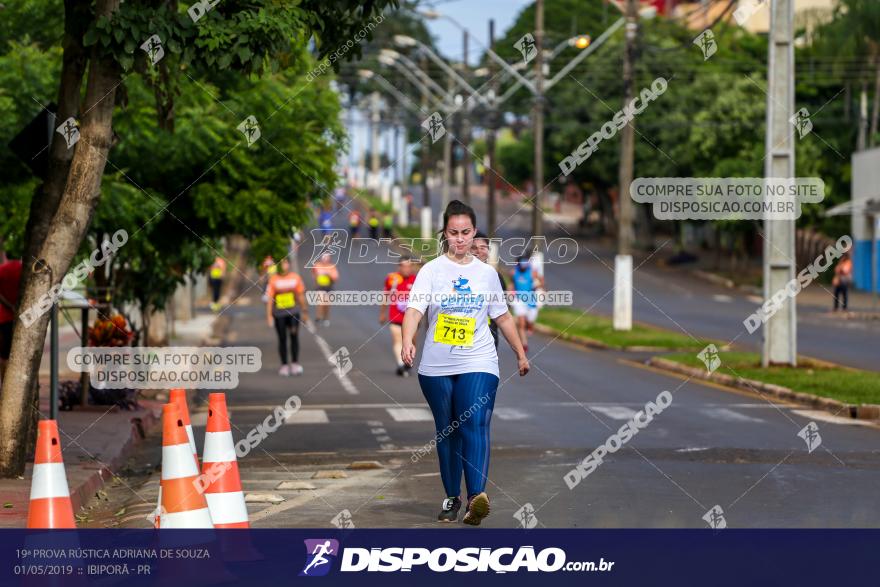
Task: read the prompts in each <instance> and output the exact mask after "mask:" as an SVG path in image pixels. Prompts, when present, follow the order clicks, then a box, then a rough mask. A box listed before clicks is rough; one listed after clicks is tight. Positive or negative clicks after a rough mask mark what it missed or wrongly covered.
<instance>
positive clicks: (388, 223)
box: [382, 212, 394, 238]
mask: <svg viewBox="0 0 880 587" xmlns="http://www.w3.org/2000/svg"><path fill="white" fill-rule="evenodd" d="M392 228H394V214H393V213H391V212H388V213H387V214H385V216H384V217H383V218H382V236H383V237H384V238H391V229H392Z"/></svg>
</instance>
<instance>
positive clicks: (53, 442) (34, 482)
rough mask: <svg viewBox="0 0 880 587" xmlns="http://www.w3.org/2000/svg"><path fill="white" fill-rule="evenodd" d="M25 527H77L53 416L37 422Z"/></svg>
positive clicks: (56, 426)
mask: <svg viewBox="0 0 880 587" xmlns="http://www.w3.org/2000/svg"><path fill="white" fill-rule="evenodd" d="M27 527H28V528H76V522H75V521H74V519H73V505H72V504H71V503H70V489H69V488H68V486H67V475H66V474H65V472H64V460H63V459H62V458H61V441H60V440H59V439H58V423H57V422H56V421H55V420H40V421H39V424H38V428H37V449H36V453H35V454H34V469H33V478H32V479H31V500H30V506H29V507H28V517H27Z"/></svg>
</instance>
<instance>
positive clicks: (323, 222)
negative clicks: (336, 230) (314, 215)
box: [318, 207, 333, 235]
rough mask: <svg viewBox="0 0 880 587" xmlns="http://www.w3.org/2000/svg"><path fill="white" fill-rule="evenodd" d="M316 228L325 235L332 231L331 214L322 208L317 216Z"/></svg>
mask: <svg viewBox="0 0 880 587" xmlns="http://www.w3.org/2000/svg"><path fill="white" fill-rule="evenodd" d="M318 227H319V228H320V229H321V231H322V234H325V235H326V234H327V233H329V232H330V231H331V230H333V212H331V211H330V210H328V209H327V208H323V207H322V208H321V213H320V214H318Z"/></svg>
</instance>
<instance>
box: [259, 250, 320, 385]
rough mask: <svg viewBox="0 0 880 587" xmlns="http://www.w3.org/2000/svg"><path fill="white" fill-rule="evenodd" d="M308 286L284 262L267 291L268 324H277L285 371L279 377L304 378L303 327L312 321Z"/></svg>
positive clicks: (280, 352) (282, 369)
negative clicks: (309, 315)
mask: <svg viewBox="0 0 880 587" xmlns="http://www.w3.org/2000/svg"><path fill="white" fill-rule="evenodd" d="M305 291H306V288H305V285H304V284H303V280H302V278H301V277H300V276H299V275H297V274H296V273H293V272H291V271H290V262H289V261H288V260H287V259H283V260H282V261H281V270H280V271H279V272H278V273H277V274H276V275H273V276H272V277H270V278H269V286H268V287H267V288H266V296H267V297H268V298H269V301H268V302H266V322H267V323H268V324H269V326H272V325H274V326H275V331H276V332H277V333H278V353H279V355H280V356H281V369H279V370H278V374H279V375H282V376H284V377H287V376H289V375H302V372H303V368H302V365H300V364H299V325H300V324H301V323H302V324H305V323H306V322H308V320H309V317H308V306H307V305H306V295H305ZM288 336H289V337H290V355H289V356H290V359H291V360H290V362H288V353H287V348H288V347H287V339H288Z"/></svg>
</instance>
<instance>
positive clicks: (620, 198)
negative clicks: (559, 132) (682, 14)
mask: <svg viewBox="0 0 880 587" xmlns="http://www.w3.org/2000/svg"><path fill="white" fill-rule="evenodd" d="M624 16H625V19H626V25H625V27H624V30H625V31H626V44H625V45H624V49H623V103H624V105H626V104H629V103H630V101H632V99H633V94H634V92H635V91H634V89H633V85H634V83H633V71H634V70H635V61H636V35H637V34H638V26H639V21H638V19H639V6H638V0H626V13H625V15H624ZM624 107H625V106H624ZM633 125H634V122H633V121H632V120H631V121H630V122H629V124H627V125H626V126H624V127H623V129H621V131H620V168H619V170H618V177H617V183H618V186H619V187H618V190H617V255H616V256H615V257H614V315H613V325H614V329H615V330H632V286H633V271H632V267H633V263H632V249H633V241H635V234H634V233H633V208H634V206H633V201H632V199H630V195H629V186H630V184H631V183H632V180H633V165H634V162H635V127H634V126H633Z"/></svg>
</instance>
